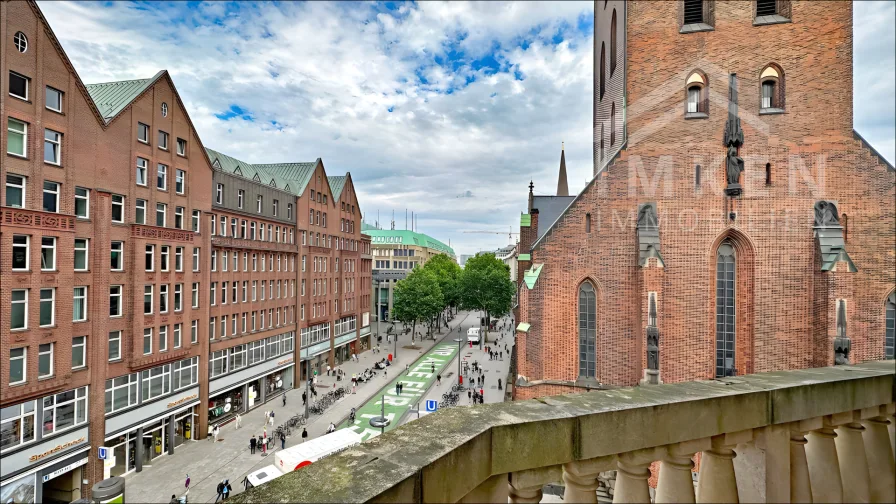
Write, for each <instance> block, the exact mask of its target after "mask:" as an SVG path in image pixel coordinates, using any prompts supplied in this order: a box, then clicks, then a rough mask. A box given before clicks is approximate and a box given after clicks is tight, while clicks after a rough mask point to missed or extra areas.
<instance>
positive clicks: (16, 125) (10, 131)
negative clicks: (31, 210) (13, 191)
mask: <svg viewBox="0 0 896 504" xmlns="http://www.w3.org/2000/svg"><path fill="white" fill-rule="evenodd" d="M6 132H7V135H6V152H7V153H9V154H13V155H15V156H21V157H25V150H26V146H27V145H28V142H27V140H28V125H27V124H26V123H24V122H22V121H17V120H15V119H13V118H11V117H10V118H7V119H6ZM9 177H10V175H7V177H6V178H7V188H8V187H9V185H8V182H9ZM19 178H21V177H19ZM8 196H9V190H8V189H7V204H9V203H8V200H9V198H8ZM18 206H19V207H21V203H19V205H18Z"/></svg>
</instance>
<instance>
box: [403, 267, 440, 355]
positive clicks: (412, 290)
mask: <svg viewBox="0 0 896 504" xmlns="http://www.w3.org/2000/svg"><path fill="white" fill-rule="evenodd" d="M444 307H445V300H444V298H443V297H442V291H441V289H440V288H439V282H438V279H437V277H436V275H435V273H433V272H432V271H429V270H426V269H424V268H415V269H414V270H412V271H411V273H410V274H409V275H408V276H407V278H405V279H404V280H400V281H399V282H398V283H397V284H396V285H395V294H394V299H393V303H392V318H393V319H395V320H398V321H400V322H403V323H405V324H407V323H410V324H412V325H413V329H412V330H413V331H416V330H417V322H418V321H422V320H429V319H430V318H432V317H435V316H436V315H438V314H439V313H440V312H441V311H442V309H443V308H444ZM411 334H412V336H411V339H412V340H413V334H414V332H412V333H411Z"/></svg>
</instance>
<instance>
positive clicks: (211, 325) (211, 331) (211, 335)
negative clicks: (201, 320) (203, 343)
mask: <svg viewBox="0 0 896 504" xmlns="http://www.w3.org/2000/svg"><path fill="white" fill-rule="evenodd" d="M208 339H210V340H213V339H215V317H211V318H210V319H208Z"/></svg>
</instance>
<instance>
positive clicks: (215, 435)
mask: <svg viewBox="0 0 896 504" xmlns="http://www.w3.org/2000/svg"><path fill="white" fill-rule="evenodd" d="M220 432H221V430H220V429H218V424H215V428H214V429H212V436H213V437H214V438H215V442H216V443H217V442H218V433H220Z"/></svg>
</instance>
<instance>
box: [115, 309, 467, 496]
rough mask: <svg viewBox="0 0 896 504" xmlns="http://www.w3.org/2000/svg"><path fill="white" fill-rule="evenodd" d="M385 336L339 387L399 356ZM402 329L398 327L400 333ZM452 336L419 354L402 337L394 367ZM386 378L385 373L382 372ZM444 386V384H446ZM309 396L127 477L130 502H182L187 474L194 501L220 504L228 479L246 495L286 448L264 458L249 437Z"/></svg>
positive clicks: (337, 407) (365, 394) (363, 397)
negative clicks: (248, 480)
mask: <svg viewBox="0 0 896 504" xmlns="http://www.w3.org/2000/svg"><path fill="white" fill-rule="evenodd" d="M466 318H467V313H466V312H460V313H458V314H457V316H456V317H455V318H454V320H453V321H451V322H450V324H449V325H450V329H451V330H453V329H454V328H455V327H457V325H458V324H460V323H462V322H463V321H464V320H465V319H466ZM386 325H387V324H383V325H382V326H381V328H382V329H383V331H382V332H381V334H383V343H382V344H381V349H382V352H380V353H378V354H374V353H373V352H372V351H371V350H368V351H366V352H364V353H362V354H361V355H359V356H358V360H359V362H351V361H349V362H345V363H343V364H342V365H341V366H338V369H342V370H343V371H344V372H345V374H346V376H347V380H343V381H340V382H338V386H341V385H345V384H348V385H351V376H352V373H360V372H362V371H363V370H364V369H366V368H369V367H373V363H374V362H376V361H379V360H381V359H382V358H383V357H386V356H387V355H388V354H389V353H391V352H392V351H393V348H394V345H393V344H389V345H387V344H386V337H385V327H386ZM397 329H398V327H396V330H397ZM445 334H446V332H445V331H444V329H443V332H441V333H439V334H436V339H435V341H433V340H430V339H424V340H423V341H415V344H416V345H417V346H419V347H420V348H419V349H407V348H404V346H408V345H410V337H411V335H410V334H407V335H401V336H400V337H399V339H398V353H397V355H396V357H395V359H394V360H393V365H392V366H391V367H390V368H389V369H390V370H392V369H394V370H396V371H398V370H399V369H402V370H403V369H404V366H405V364H411V363H413V362H414V361H415V360H417V359H418V358H419V357H420V356H421V355H422V354H423V353H424V352H426V351H428V350H429V349H430V348H432V347H433V346H434V345H435V344H436V343H437V342H438V341H439V340H441V337H442V336H444V335H445ZM380 374H382V372H380ZM443 381H444V380H443ZM335 383H337V382H336V378H335V377H334V376H330V377H328V376H326V374H324V376H321V377H318V383H317V390H318V397H320V396H321V395H322V394H325V393H326V392H327V390H328V389H332V388H333V385H334V384H335ZM387 383H389V380H386V379H382V380H380V379H375V380H373V381H371V382H368V383H365V384H362V385H360V386H359V387H358V388H357V392H356V394H350V395H348V396H347V397H346V398H345V399H343V400H341V401H340V402H338V403H336V404H334V405H333V406H330V407H329V408H328V409H327V410H326V411H325V412H324V414H323V415H321V416H315V415H312V416H311V418H310V420H309V421H308V423H307V424H306V425H305V428H306V429H307V430H308V439H314V438H316V437H318V436H321V435H323V434H324V433H325V431H326V428H327V426H328V425H329V424H330V422H333V423H335V424H337V425H339V424H340V423H341V422H343V421H344V420H345V419H346V418H347V417H348V414H349V411H350V410H351V408H352V407H354V408H358V407H360V406H361V405H362V404H364V403H366V402H367V401H368V400H369V399H370V398H371V397H374V396H375V395H376V394H377V393H378V392H379V390H380V389H381V387H382V386H383V385H386V384H387ZM304 391H305V387H304V383H302V384H300V385H299V388H296V389H292V390H289V391H287V392H286V396H287V399H286V407H283V406H282V402H281V401H282V399H281V397H280V396H277V397H275V398H273V399H272V400H271V401H269V402H267V403H265V404H263V405H261V406H259V407H257V408H255V409H254V410H251V411H249V412H247V413H246V414H244V415H242V428H241V429H236V425H235V422H230V423H229V424H226V425H224V426H223V427H221V434H220V435H219V436H218V442H217V443H214V442H213V441H212V440H211V436H209V438H208V439H205V440H202V441H190V442H187V443H185V444H184V445H182V446H180V447H177V448H176V449H175V452H174V455H168V456H164V457H161V458H160V459H157V460H154V461H153V463H152V465H151V466H150V465H144V466H143V467H144V469H143V471H142V472H140V473H131V474H129V475H128V476H126V483H125V485H126V494H127V499H128V501H129V502H168V500H169V499H170V498H171V495H172V494H174V495H177V496H178V497H179V496H181V495H183V493H184V480H185V479H186V475H187V474H189V475H190V480H191V483H190V495H189V500H190V502H214V500H215V496H216V491H215V490H216V487H217V485H218V483H219V482H220V481H221V480H223V479H229V480H230V484H231V486H232V487H233V493H234V494H236V493H239V492H241V491H242V490H243V487H242V480H243V478H244V477H245V476H246V475H247V474H249V473H251V472H253V471H255V470H257V469H260V468H262V467H264V466H267V465H272V464H273V463H274V458H273V456H272V455H271V454H272V453H273V452H275V451H276V450H278V449H280V447H279V442H278V443H277V447H276V448H275V449H274V450H271V451H269V452H268V456H267V457H262V456H261V455H260V454H258V453H256V454H255V455H250V453H249V438H250V437H251V436H258V435H259V434H261V433H262V428H263V427H264V411H265V410H273V411H274V412H275V414H276V415H275V421H274V426H273V427H271V425H270V424H268V426H267V430H268V435H271V433H272V432H273V430H274V429H275V428H276V427H277V426H278V425H280V424H282V423H284V422H286V420H288V419H289V418H290V417H291V416H292V415H294V414H296V413H304V411H305V409H304V407H303V406H302V392H304ZM301 440H302V439H301V428H300V429H299V430H298V431H293V435H292V436H290V437H289V438H287V440H286V446H287V447H290V446H294V445H296V444H298V443H300V442H301Z"/></svg>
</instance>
